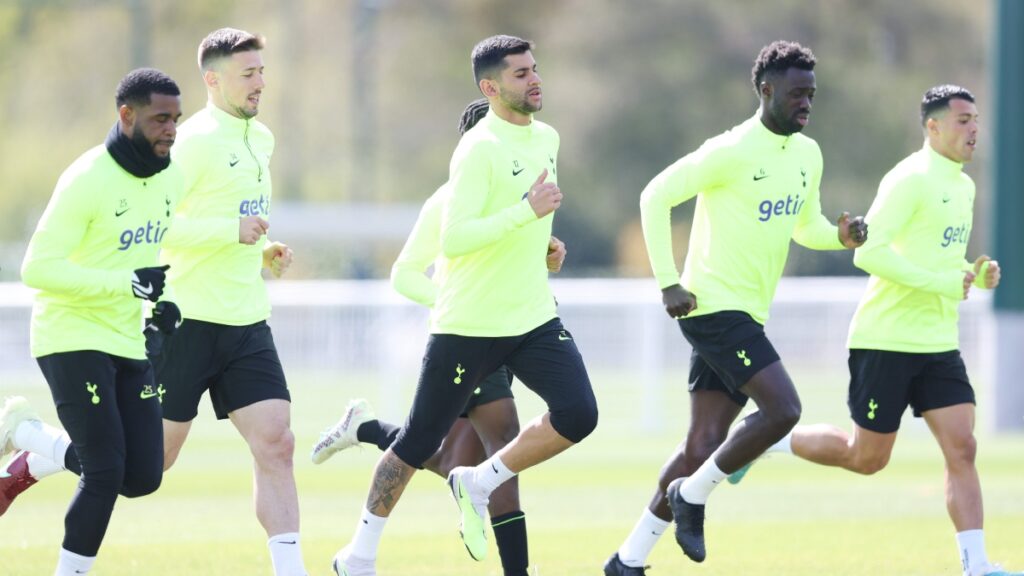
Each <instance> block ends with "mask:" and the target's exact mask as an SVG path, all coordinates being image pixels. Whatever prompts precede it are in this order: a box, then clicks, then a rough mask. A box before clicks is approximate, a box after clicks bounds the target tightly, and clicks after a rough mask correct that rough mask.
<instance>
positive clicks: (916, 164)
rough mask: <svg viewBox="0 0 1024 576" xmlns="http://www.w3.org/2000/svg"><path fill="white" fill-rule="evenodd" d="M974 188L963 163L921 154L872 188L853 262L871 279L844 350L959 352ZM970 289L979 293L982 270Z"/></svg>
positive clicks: (927, 149)
mask: <svg viewBox="0 0 1024 576" xmlns="http://www.w3.org/2000/svg"><path fill="white" fill-rule="evenodd" d="M973 217H974V182H973V181H972V180H971V178H970V176H968V175H967V174H964V173H963V165H962V164H960V163H958V162H953V161H952V160H950V159H948V158H946V157H944V156H942V155H940V154H938V153H936V152H935V151H934V150H932V149H931V147H930V146H928V144H927V143H926V144H925V146H924V148H923V149H921V150H919V151H917V152H915V153H913V154H911V155H910V156H908V157H907V158H904V159H903V160H902V161H901V162H900V163H899V164H897V165H896V166H895V167H894V168H893V169H892V170H890V171H889V172H888V173H887V174H886V175H885V177H884V178H882V182H881V183H880V184H879V185H878V195H877V196H875V201H874V202H873V203H872V204H871V210H869V211H868V214H867V217H866V218H865V219H866V220H867V222H868V226H869V234H868V240H867V242H865V243H864V245H863V246H861V247H860V248H858V249H857V251H856V253H855V254H854V258H853V263H854V264H856V265H857V267H858V268H861V269H863V270H864V271H865V272H867V273H869V274H871V278H870V279H869V280H868V287H867V291H865V292H864V296H863V297H862V298H861V301H860V305H859V306H858V307H857V312H856V313H854V315H853V321H852V322H851V323H850V334H849V340H848V342H847V344H848V345H849V347H850V348H863V349H869V350H890V351H895V352H917V353H927V352H946V351H949V350H956V349H957V348H959V346H960V344H959V341H960V336H959V331H958V328H957V321H958V319H959V310H958V308H959V304H960V301H961V300H962V299H963V294H964V288H963V281H964V272H965V271H966V270H970V269H971V268H972V267H973V264H971V263H970V262H967V261H966V260H965V259H964V255H965V254H966V253H967V240H968V238H969V237H970V235H971V223H972V221H973ZM975 285H976V286H979V287H984V269H983V270H982V274H979V275H978V278H977V280H976V281H975Z"/></svg>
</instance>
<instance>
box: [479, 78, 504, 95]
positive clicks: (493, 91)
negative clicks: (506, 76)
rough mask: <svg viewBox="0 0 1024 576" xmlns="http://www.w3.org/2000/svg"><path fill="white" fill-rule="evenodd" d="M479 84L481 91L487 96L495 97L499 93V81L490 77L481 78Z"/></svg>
mask: <svg viewBox="0 0 1024 576" xmlns="http://www.w3.org/2000/svg"><path fill="white" fill-rule="evenodd" d="M479 86H480V92H482V93H483V95H484V96H486V97H487V98H494V97H495V96H497V95H498V92H499V90H498V83H497V82H495V81H494V80H491V79H490V78H481V79H480V84H479Z"/></svg>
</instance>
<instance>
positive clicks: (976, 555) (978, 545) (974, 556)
mask: <svg viewBox="0 0 1024 576" xmlns="http://www.w3.org/2000/svg"><path fill="white" fill-rule="evenodd" d="M956 547H957V548H959V549H960V564H961V565H962V566H963V569H964V574H967V575H970V576H973V575H974V570H975V569H976V568H980V567H982V566H985V565H987V564H988V557H987V556H986V555H985V531H984V530H980V529H979V530H964V531H963V532H957V533H956Z"/></svg>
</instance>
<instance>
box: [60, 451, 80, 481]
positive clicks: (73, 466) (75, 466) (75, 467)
mask: <svg viewBox="0 0 1024 576" xmlns="http://www.w3.org/2000/svg"><path fill="white" fill-rule="evenodd" d="M64 469H65V470H70V471H71V472H72V473H74V474H76V475H78V476H81V475H82V464H81V463H79V461H78V452H75V447H74V446H68V449H67V452H64Z"/></svg>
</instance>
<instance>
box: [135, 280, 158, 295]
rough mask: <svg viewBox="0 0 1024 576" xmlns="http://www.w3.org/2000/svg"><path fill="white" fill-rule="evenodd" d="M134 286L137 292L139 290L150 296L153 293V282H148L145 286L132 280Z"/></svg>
mask: <svg viewBox="0 0 1024 576" xmlns="http://www.w3.org/2000/svg"><path fill="white" fill-rule="evenodd" d="M132 288H134V289H135V291H136V292H138V293H140V294H144V295H146V296H149V295H150V294H152V293H153V284H152V283H149V284H146V285H145V286H143V285H142V284H139V283H138V282H132Z"/></svg>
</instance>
